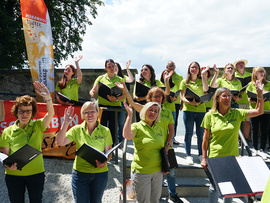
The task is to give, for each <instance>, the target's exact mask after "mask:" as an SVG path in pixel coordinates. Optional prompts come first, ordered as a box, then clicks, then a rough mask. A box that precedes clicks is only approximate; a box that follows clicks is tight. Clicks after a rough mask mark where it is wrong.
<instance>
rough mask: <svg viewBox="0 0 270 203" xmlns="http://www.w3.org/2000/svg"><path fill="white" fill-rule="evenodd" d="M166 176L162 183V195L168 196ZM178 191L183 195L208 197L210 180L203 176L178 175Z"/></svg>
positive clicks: (176, 181) (176, 183)
mask: <svg viewBox="0 0 270 203" xmlns="http://www.w3.org/2000/svg"><path fill="white" fill-rule="evenodd" d="M167 185H168V184H167V180H166V176H165V178H164V181H163V184H162V196H168V189H167ZM175 185H176V193H177V194H178V195H179V196H181V197H208V191H209V180H208V179H207V178H203V177H196V178H194V177H177V178H176V180H175Z"/></svg>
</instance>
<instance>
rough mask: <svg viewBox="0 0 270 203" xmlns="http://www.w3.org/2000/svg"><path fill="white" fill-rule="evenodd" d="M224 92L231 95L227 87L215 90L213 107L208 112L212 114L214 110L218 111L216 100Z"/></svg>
mask: <svg viewBox="0 0 270 203" xmlns="http://www.w3.org/2000/svg"><path fill="white" fill-rule="evenodd" d="M226 91H228V92H230V93H231V91H230V90H229V89H228V88H227V87H220V88H218V89H217V90H216V92H215V94H214V95H213V106H212V108H211V110H210V111H212V112H214V111H216V110H219V103H218V98H219V96H220V95H221V94H222V93H223V92H226ZM229 108H231V107H229Z"/></svg>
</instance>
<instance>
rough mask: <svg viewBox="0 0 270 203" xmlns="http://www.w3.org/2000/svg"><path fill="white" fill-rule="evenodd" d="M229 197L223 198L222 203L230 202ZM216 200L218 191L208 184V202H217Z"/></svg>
mask: <svg viewBox="0 0 270 203" xmlns="http://www.w3.org/2000/svg"><path fill="white" fill-rule="evenodd" d="M232 199H233V198H231V197H228V198H223V202H224V203H232ZM217 202H218V192H217V191H216V190H215V189H214V187H213V185H212V184H210V187H209V203H217Z"/></svg>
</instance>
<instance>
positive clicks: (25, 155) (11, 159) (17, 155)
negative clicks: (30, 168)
mask: <svg viewBox="0 0 270 203" xmlns="http://www.w3.org/2000/svg"><path fill="white" fill-rule="evenodd" d="M40 154H41V151H39V150H37V149H35V148H34V147H31V146H30V145H28V144H26V145H24V146H23V147H22V148H20V149H19V150H17V151H16V152H14V153H13V154H11V155H10V156H8V157H6V158H5V159H3V160H1V159H0V161H1V162H3V164H4V165H7V166H11V165H12V164H13V163H17V169H18V170H22V168H23V167H24V166H25V165H27V164H28V163H29V162H30V161H32V160H33V159H34V158H36V157H37V156H39V155H40ZM1 155H3V153H1ZM6 156H7V155H6ZM1 157H3V156H1Z"/></svg>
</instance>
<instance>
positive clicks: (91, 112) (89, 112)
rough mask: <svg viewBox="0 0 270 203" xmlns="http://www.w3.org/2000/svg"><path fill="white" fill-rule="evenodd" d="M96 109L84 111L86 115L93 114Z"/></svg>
mask: <svg viewBox="0 0 270 203" xmlns="http://www.w3.org/2000/svg"><path fill="white" fill-rule="evenodd" d="M95 113H96V111H85V112H83V114H84V115H91V114H95Z"/></svg>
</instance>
